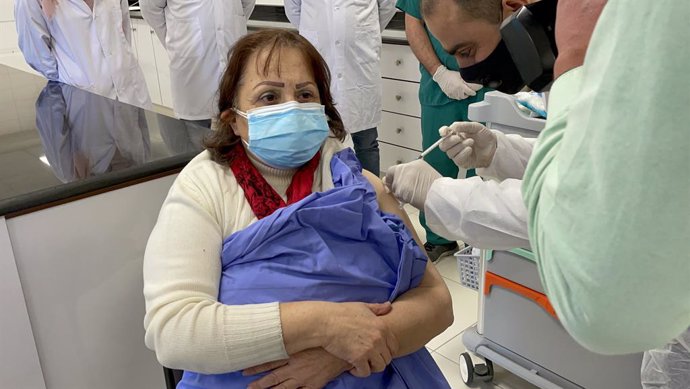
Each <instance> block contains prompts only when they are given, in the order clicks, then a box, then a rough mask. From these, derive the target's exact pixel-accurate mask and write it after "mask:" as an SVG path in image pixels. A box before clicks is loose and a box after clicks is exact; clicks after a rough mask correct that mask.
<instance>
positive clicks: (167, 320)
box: [144, 138, 343, 374]
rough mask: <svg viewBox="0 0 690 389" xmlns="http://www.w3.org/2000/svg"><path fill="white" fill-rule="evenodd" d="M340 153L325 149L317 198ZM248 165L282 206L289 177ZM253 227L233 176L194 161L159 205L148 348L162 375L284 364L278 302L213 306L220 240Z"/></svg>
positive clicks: (150, 252)
mask: <svg viewBox="0 0 690 389" xmlns="http://www.w3.org/2000/svg"><path fill="white" fill-rule="evenodd" d="M342 148H343V145H342V144H341V143H340V142H339V141H338V140H336V139H333V138H329V139H328V140H327V141H326V143H325V144H324V146H323V148H322V158H321V164H320V166H319V168H318V169H317V171H316V173H315V178H314V187H313V190H314V191H324V190H328V189H330V188H332V187H333V182H332V181H333V180H332V177H331V171H330V161H331V158H332V156H333V154H334V153H336V152H337V151H339V150H341V149H342ZM252 162H253V163H254V165H255V166H256V167H257V169H258V170H259V171H260V172H261V173H262V175H263V176H264V177H265V178H266V180H267V181H268V183H269V184H271V186H272V187H273V188H274V189H276V192H278V193H279V194H280V195H281V196H283V198H285V192H286V190H287V187H288V186H289V184H290V182H291V180H292V175H293V174H294V170H291V171H289V170H288V171H286V170H282V171H281V170H277V169H273V168H270V167H268V166H266V165H264V164H262V163H260V162H258V161H257V160H256V159H252ZM256 220H257V218H256V216H255V215H254V213H253V212H252V209H251V207H250V205H249V203H248V202H247V200H246V199H245V197H244V192H243V191H242V189H241V188H240V187H239V185H238V184H237V181H236V180H235V177H234V176H233V174H232V171H231V170H230V169H229V167H227V166H222V165H220V164H218V163H216V162H214V161H212V160H211V158H210V153H209V152H207V151H204V152H202V153H201V154H199V155H198V156H196V157H195V158H194V159H193V160H192V161H191V162H190V163H189V164H188V165H187V166H186V167H185V168H184V169H183V170H182V172H180V174H179V176H178V177H177V179H176V180H175V182H174V183H173V185H172V188H171V189H170V192H169V193H168V197H167V198H166V199H165V202H164V203H163V207H162V208H161V211H160V214H159V216H158V221H157V223H156V226H155V227H154V229H153V232H152V233H151V237H150V238H149V241H148V245H147V247H146V254H145V257H144V297H145V299H146V316H145V318H144V327H145V329H146V336H145V342H146V346H147V347H148V348H150V349H152V350H154V351H155V352H156V355H157V357H158V360H159V361H160V363H161V364H162V365H164V366H166V367H170V368H176V369H183V370H190V371H195V372H200V373H209V374H212V373H226V372H231V371H236V370H239V369H243V368H246V367H251V366H256V365H259V364H261V363H264V362H268V361H273V360H278V359H283V358H286V357H287V353H286V351H285V346H284V344H283V335H282V328H281V323H280V311H279V305H278V303H277V302H275V303H268V304H255V305H235V306H231V305H224V304H221V303H219V302H218V292H219V285H220V278H221V260H220V253H221V246H222V242H223V239H224V238H226V237H228V236H229V235H231V234H232V233H234V232H236V231H240V230H242V229H244V228H246V227H247V226H249V225H250V224H252V223H254V222H255V221H256Z"/></svg>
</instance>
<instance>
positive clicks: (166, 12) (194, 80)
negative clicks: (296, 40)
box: [140, 0, 254, 120]
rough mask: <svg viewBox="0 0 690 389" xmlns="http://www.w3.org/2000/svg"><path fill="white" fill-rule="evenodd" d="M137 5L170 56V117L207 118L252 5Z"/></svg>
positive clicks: (160, 1)
mask: <svg viewBox="0 0 690 389" xmlns="http://www.w3.org/2000/svg"><path fill="white" fill-rule="evenodd" d="M140 5H141V13H142V14H143V16H144V19H145V20H146V21H147V22H148V23H149V25H151V27H152V28H153V29H154V31H155V32H156V35H157V36H158V38H159V39H160V41H161V42H162V43H163V46H165V48H166V49H167V51H168V56H169V57H170V78H171V90H172V99H173V108H174V110H175V114H176V115H177V116H178V117H179V118H181V119H186V120H205V119H210V118H212V117H213V116H214V115H215V114H216V110H217V108H216V107H215V105H216V101H217V99H216V96H217V93H218V85H219V84H220V79H221V77H222V75H223V72H224V71H225V68H226V66H227V56H228V53H229V51H230V48H231V47H232V45H233V44H235V42H236V41H237V40H238V39H239V38H240V37H242V36H243V35H246V34H247V19H248V18H249V15H251V13H252V11H253V10H254V0H141V2H140Z"/></svg>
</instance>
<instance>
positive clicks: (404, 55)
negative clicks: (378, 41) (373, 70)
mask: <svg viewBox="0 0 690 389" xmlns="http://www.w3.org/2000/svg"><path fill="white" fill-rule="evenodd" d="M381 76H382V77H385V78H394V79H397V80H406V81H413V82H419V79H420V78H421V74H420V73H419V61H417V57H415V56H414V53H412V50H411V49H410V46H408V45H393V44H384V45H383V49H382V50H381Z"/></svg>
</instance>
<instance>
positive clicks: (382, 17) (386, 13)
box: [378, 0, 397, 32]
mask: <svg viewBox="0 0 690 389" xmlns="http://www.w3.org/2000/svg"><path fill="white" fill-rule="evenodd" d="M378 4H379V23H380V24H381V32H383V30H385V29H386V26H388V23H390V21H391V19H393V16H395V12H396V11H397V10H396V8H395V0H378Z"/></svg>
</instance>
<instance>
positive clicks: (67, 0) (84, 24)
mask: <svg viewBox="0 0 690 389" xmlns="http://www.w3.org/2000/svg"><path fill="white" fill-rule="evenodd" d="M14 12H15V18H16V21H17V34H18V36H19V48H20V49H21V51H22V53H23V54H24V58H25V60H26V62H27V63H28V64H29V65H30V66H31V67H32V68H33V69H35V70H36V71H37V72H39V73H41V74H43V75H44V76H45V77H46V78H48V79H49V80H54V81H61V82H64V83H65V84H69V85H72V86H75V87H78V88H81V89H84V90H88V91H90V92H93V93H96V94H99V95H102V96H105V97H108V98H111V99H116V100H119V101H122V102H125V103H128V104H132V105H136V106H139V107H144V108H148V107H150V106H151V100H150V98H149V93H148V89H147V88H146V82H145V81H144V73H143V72H142V70H141V68H140V67H139V63H138V62H137V60H136V57H135V56H134V53H133V52H132V46H131V40H132V36H131V35H132V34H131V29H130V18H129V5H128V2H127V0H122V1H119V0H99V1H96V2H95V3H94V8H93V10H91V8H89V6H88V5H87V4H86V3H85V2H84V0H60V1H59V2H58V3H57V5H56V7H55V15H53V17H51V18H50V20H48V18H47V16H46V15H45V14H44V12H43V10H42V9H41V6H40V1H39V0H16V2H15V8H14Z"/></svg>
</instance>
